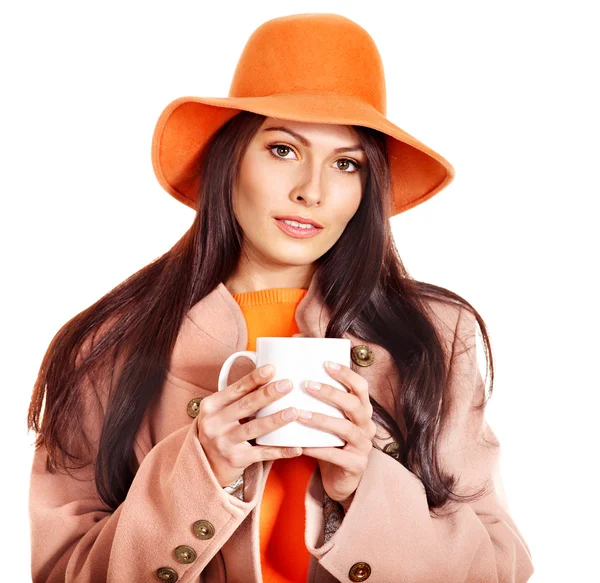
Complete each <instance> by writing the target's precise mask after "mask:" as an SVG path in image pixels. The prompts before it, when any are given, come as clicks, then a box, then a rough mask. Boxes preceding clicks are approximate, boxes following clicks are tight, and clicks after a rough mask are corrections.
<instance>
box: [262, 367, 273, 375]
mask: <svg viewBox="0 0 600 583" xmlns="http://www.w3.org/2000/svg"><path fill="white" fill-rule="evenodd" d="M272 372H273V365H272V364H265V366H263V367H261V369H260V374H261V376H263V377H268V376H269V375H270V374H271V373H272Z"/></svg>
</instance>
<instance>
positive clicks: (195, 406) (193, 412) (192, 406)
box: [187, 397, 204, 419]
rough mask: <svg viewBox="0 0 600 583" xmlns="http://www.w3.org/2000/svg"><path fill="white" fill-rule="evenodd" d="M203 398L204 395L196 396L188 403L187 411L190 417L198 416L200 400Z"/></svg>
mask: <svg viewBox="0 0 600 583" xmlns="http://www.w3.org/2000/svg"><path fill="white" fill-rule="evenodd" d="M203 398H204V397H196V398H195V399H192V400H191V401H190V402H189V403H188V406H187V412H188V415H189V416H190V417H192V419H193V418H195V417H198V413H200V402H201V401H202V399H203Z"/></svg>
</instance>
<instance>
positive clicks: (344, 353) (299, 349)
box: [218, 336, 351, 447]
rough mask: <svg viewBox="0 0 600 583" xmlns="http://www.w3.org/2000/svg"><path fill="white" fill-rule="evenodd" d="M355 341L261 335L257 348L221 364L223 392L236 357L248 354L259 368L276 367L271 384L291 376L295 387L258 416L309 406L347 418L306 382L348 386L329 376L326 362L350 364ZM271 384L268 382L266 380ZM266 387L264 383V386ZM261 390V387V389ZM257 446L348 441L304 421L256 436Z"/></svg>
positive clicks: (341, 387) (319, 444) (319, 411)
mask: <svg viewBox="0 0 600 583" xmlns="http://www.w3.org/2000/svg"><path fill="white" fill-rule="evenodd" d="M350 349H351V342H350V340H349V339H348V338H307V337H300V336H298V337H295V336H294V337H276V336H259V337H257V338H256V351H253V350H243V351H240V352H234V353H233V354H232V355H231V356H229V357H228V358H227V360H226V361H225V362H224V363H223V366H222V367H221V372H220V373H219V381H218V388H219V391H222V390H223V389H226V388H227V386H228V377H229V371H230V370H231V367H232V365H233V363H234V361H235V359H236V358H239V357H240V356H246V357H248V358H250V359H251V360H252V361H253V362H254V364H255V365H256V367H257V368H258V367H261V366H263V365H265V364H272V365H274V366H275V374H274V375H273V378H272V379H271V380H270V381H269V383H274V382H276V381H278V380H279V379H290V380H291V381H292V385H293V386H292V390H291V391H290V392H289V393H287V394H285V395H284V396H283V397H280V398H279V399H277V400H276V401H274V402H272V403H270V404H269V405H267V406H266V407H263V408H262V409H259V410H258V411H257V412H256V418H257V419H258V418H260V417H266V416H267V415H272V414H273V413H277V412H278V411H282V410H283V409H287V408H288V407H296V408H298V409H307V410H308V411H316V412H318V413H324V414H325V415H329V416H331V417H337V418H340V419H344V418H345V416H344V414H343V413H342V411H341V410H340V409H338V408H337V407H335V406H333V405H330V404H329V403H325V402H324V401H322V400H320V399H317V398H316V397H314V396H313V395H311V394H310V393H308V392H307V391H306V389H305V387H304V382H305V381H309V380H312V381H317V382H320V383H326V384H328V385H331V386H333V387H336V388H337V389H340V390H342V391H346V392H348V391H347V389H346V387H345V386H344V385H342V384H341V383H339V382H338V381H336V380H335V379H334V378H333V377H332V376H330V375H329V373H328V372H327V369H326V368H325V361H326V360H331V361H333V362H338V363H340V364H343V365H345V366H347V367H349V366H350ZM265 384H268V383H265ZM261 386H264V385H261ZM255 390H258V387H257V389H255ZM256 444H257V445H277V446H280V447H336V446H340V445H341V446H343V445H345V444H346V442H345V441H344V440H343V439H342V438H340V437H339V436H338V435H336V434H334V433H331V432H329V431H324V430H322V429H319V428H317V427H310V426H309V425H305V424H303V423H302V422H301V421H290V422H288V423H287V424H286V425H284V426H283V427H279V428H278V429H276V430H274V431H271V432H269V433H266V434H265V435H261V436H259V437H257V438H256Z"/></svg>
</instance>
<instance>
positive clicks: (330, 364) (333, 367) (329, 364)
mask: <svg viewBox="0 0 600 583" xmlns="http://www.w3.org/2000/svg"><path fill="white" fill-rule="evenodd" d="M327 368H330V369H331V370H340V365H339V364H337V362H331V360H328V361H327Z"/></svg>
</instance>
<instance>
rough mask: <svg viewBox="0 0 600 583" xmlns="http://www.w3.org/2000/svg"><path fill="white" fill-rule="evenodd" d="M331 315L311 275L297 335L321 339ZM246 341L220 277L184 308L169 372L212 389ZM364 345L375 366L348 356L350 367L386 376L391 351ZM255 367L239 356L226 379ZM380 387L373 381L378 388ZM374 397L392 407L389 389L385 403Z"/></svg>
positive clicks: (240, 320) (239, 311)
mask: <svg viewBox="0 0 600 583" xmlns="http://www.w3.org/2000/svg"><path fill="white" fill-rule="evenodd" d="M330 317H331V314H330V311H329V309H328V307H327V305H326V304H325V303H324V301H323V297H322V295H321V293H320V290H319V288H318V286H317V278H316V277H315V276H313V278H312V280H311V283H310V285H309V288H308V291H307V293H306V295H305V296H304V297H303V298H302V299H301V300H300V302H299V303H298V306H297V307H296V312H295V319H296V324H297V326H298V330H299V332H298V334H296V335H295V336H306V337H310V338H324V337H325V333H326V330H327V325H328V324H329V320H330ZM342 337H343V338H347V339H349V340H350V342H351V346H352V347H355V346H358V345H365V344H367V343H366V342H365V341H364V340H362V339H360V338H358V337H357V336H355V335H353V334H350V333H349V332H346V333H344V334H343V335H342ZM247 343H248V328H247V325H246V320H245V317H244V314H243V312H242V309H241V308H240V306H239V304H238V303H237V302H236V300H235V298H234V297H233V295H232V294H231V293H230V291H229V290H228V289H227V287H226V286H225V285H224V283H223V282H220V283H219V284H218V285H217V286H216V287H215V288H214V289H213V290H212V291H211V292H210V293H208V294H207V295H206V296H205V297H204V298H202V299H201V300H200V301H199V302H197V303H196V304H195V305H194V306H192V308H191V309H190V310H189V311H188V312H187V314H186V316H185V318H184V321H183V323H182V326H181V329H180V331H179V335H178V337H177V340H176V343H175V346H174V348H173V352H172V355H171V362H170V365H169V371H170V374H172V375H174V376H176V377H177V378H179V379H180V380H183V381H186V382H189V383H192V385H195V386H198V387H200V388H203V389H206V390H208V391H216V390H217V383H218V378H219V372H220V370H221V366H222V365H223V363H224V362H225V360H226V359H227V357H229V356H230V355H231V354H233V353H234V352H238V351H245V350H246V347H247ZM368 347H369V348H370V349H371V350H372V351H373V353H374V355H375V360H374V363H373V365H372V366H367V367H363V366H359V365H357V364H355V363H354V362H353V361H351V368H352V369H353V370H354V371H355V372H357V373H358V374H360V375H361V376H365V377H366V378H367V379H368V380H370V379H373V378H374V376H375V375H381V374H383V375H384V376H385V375H386V374H387V373H389V372H392V370H391V369H390V366H391V365H392V359H391V355H390V354H389V352H388V351H387V350H385V349H384V348H383V347H381V346H379V345H377V344H375V343H373V342H369V343H368ZM253 368H254V364H253V363H251V362H250V361H249V360H248V359H245V358H239V359H237V360H236V361H235V363H234V364H233V366H232V368H231V372H230V375H229V382H230V383H232V382H234V381H235V380H237V379H238V378H240V377H241V376H243V375H245V374H248V373H249V372H250V371H251V370H252V369H253ZM386 384H387V383H386ZM379 388H380V387H378V386H375V385H373V386H372V389H373V390H374V391H376V393H378V392H379V391H378V389H379ZM388 388H389V385H388ZM374 396H375V398H376V399H377V400H378V401H379V402H380V403H382V404H383V405H384V406H386V405H388V406H392V407H393V404H392V402H391V401H390V400H389V397H391V393H389V394H387V395H385V396H383V402H382V401H380V400H379V399H380V397H382V396H381V395H378V394H375V395H374ZM386 408H387V407H386Z"/></svg>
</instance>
